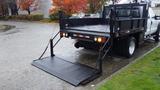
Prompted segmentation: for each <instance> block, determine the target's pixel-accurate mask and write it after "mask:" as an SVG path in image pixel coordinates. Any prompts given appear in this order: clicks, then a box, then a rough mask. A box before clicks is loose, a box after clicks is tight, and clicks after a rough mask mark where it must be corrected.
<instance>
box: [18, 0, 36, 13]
mask: <svg viewBox="0 0 160 90" xmlns="http://www.w3.org/2000/svg"><path fill="white" fill-rule="evenodd" d="M17 5H18V6H19V8H20V9H21V10H26V11H27V12H28V14H31V11H34V10H36V7H37V6H38V0H17Z"/></svg>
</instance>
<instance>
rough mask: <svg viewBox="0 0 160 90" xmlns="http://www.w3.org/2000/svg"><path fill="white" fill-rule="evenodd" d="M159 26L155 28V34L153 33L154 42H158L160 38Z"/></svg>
mask: <svg viewBox="0 0 160 90" xmlns="http://www.w3.org/2000/svg"><path fill="white" fill-rule="evenodd" d="M159 34H160V24H159V25H158V27H157V32H156V33H155V37H154V40H155V41H156V42H159V37H160V35H159Z"/></svg>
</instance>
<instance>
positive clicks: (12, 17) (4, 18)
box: [0, 14, 43, 21]
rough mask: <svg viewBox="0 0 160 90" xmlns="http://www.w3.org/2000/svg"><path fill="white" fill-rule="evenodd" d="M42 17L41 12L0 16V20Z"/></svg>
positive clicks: (37, 19) (38, 19)
mask: <svg viewBox="0 0 160 90" xmlns="http://www.w3.org/2000/svg"><path fill="white" fill-rule="evenodd" d="M42 19H43V15H42V14H35V15H14V16H0V20H29V21H40V20H42Z"/></svg>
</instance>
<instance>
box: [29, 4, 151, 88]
mask: <svg viewBox="0 0 160 90" xmlns="http://www.w3.org/2000/svg"><path fill="white" fill-rule="evenodd" d="M147 19H148V7H147V4H139V3H133V4H119V5H110V6H105V7H104V9H103V13H102V17H100V18H68V17H67V18H66V17H65V15H64V14H63V13H60V31H59V32H58V33H57V34H56V35H55V36H54V37H53V38H51V39H50V43H49V44H50V52H51V56H50V57H46V58H42V57H43V55H44V53H45V51H46V50H47V48H48V46H47V48H46V49H45V51H44V52H43V54H42V55H41V57H40V58H39V59H37V60H34V61H33V63H32V65H34V66H36V67H38V68H40V69H42V70H44V71H45V72H47V73H49V74H52V75H54V76H56V77H58V78H60V79H62V80H64V81H66V82H68V83H70V84H72V85H74V86H78V85H80V84H86V83H88V82H90V81H92V80H94V79H96V78H98V77H99V76H100V75H101V74H102V72H103V70H102V63H103V62H102V61H103V59H104V57H105V56H106V55H107V53H108V52H109V51H110V50H112V48H115V47H116V49H117V51H119V53H121V54H122V55H124V56H126V57H131V56H132V55H133V54H134V51H135V48H136V46H138V45H139V44H140V43H141V42H143V40H144V35H145V32H146V29H147ZM58 36H60V38H59V39H58V40H57V41H56V42H55V41H54V40H55V38H57V37H58ZM63 37H66V38H69V37H70V38H72V39H76V41H77V42H76V43H75V47H77V48H79V47H84V48H86V49H88V48H98V49H99V56H98V58H97V61H96V64H97V65H96V68H92V67H89V66H86V65H82V64H79V63H72V62H69V61H66V60H64V59H62V58H59V57H57V56H55V54H54V51H53V49H54V48H55V46H56V45H57V44H58V42H59V41H60V40H61V39H62V38H63ZM53 41H54V42H55V43H54V44H53ZM49 44H48V45H49Z"/></svg>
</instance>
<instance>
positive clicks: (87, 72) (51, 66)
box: [32, 56, 101, 86]
mask: <svg viewBox="0 0 160 90" xmlns="http://www.w3.org/2000/svg"><path fill="white" fill-rule="evenodd" d="M32 65H33V66H35V67H37V68H39V69H41V70H43V71H45V72H47V73H49V74H51V75H54V76H56V77H58V78H60V79H62V80H64V81H66V82H68V83H70V84H72V85H74V86H78V85H80V84H87V83H89V82H90V81H92V80H94V79H96V78H98V77H99V76H100V75H101V74H100V73H99V71H98V70H97V69H94V68H92V67H89V66H86V65H83V64H79V63H72V62H69V61H66V60H64V59H61V58H59V57H56V56H54V57H46V58H43V59H41V60H34V61H33V62H32Z"/></svg>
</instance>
